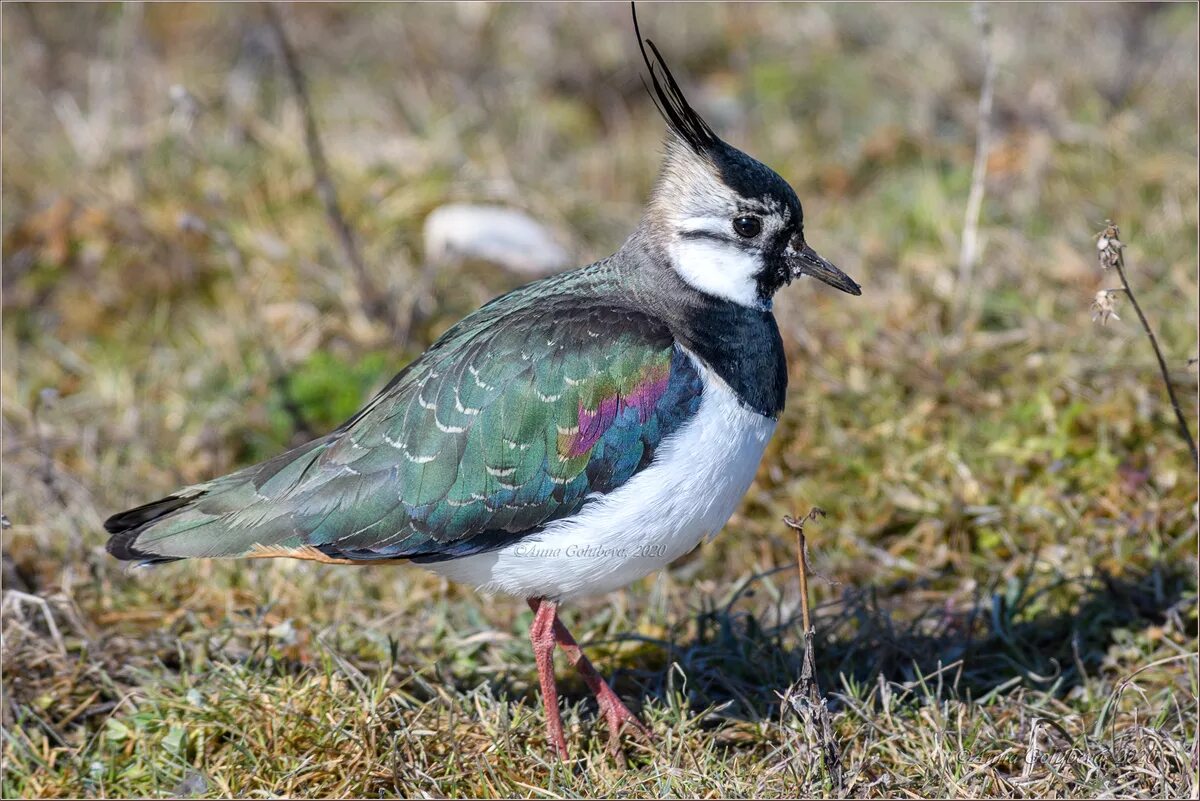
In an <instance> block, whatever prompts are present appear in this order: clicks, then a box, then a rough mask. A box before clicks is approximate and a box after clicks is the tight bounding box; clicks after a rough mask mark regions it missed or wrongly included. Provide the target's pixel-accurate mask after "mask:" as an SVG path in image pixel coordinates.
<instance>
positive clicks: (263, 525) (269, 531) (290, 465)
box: [104, 437, 329, 565]
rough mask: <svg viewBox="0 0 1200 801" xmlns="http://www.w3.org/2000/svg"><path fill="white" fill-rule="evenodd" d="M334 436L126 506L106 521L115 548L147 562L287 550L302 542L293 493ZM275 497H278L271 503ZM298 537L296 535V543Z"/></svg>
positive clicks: (122, 556)
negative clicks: (290, 499) (293, 518)
mask: <svg viewBox="0 0 1200 801" xmlns="http://www.w3.org/2000/svg"><path fill="white" fill-rule="evenodd" d="M328 441H329V440H328V438H327V437H326V438H321V439H318V440H314V441H313V442H309V443H307V444H305V445H301V446H300V447H299V448H296V449H294V450H291V451H288V452H287V453H284V454H281V455H279V456H277V457H275V458H274V459H271V460H269V461H266V462H263V463H262V464H258V465H254V466H252V467H247V468H245V469H243V470H239V471H237V472H236V473H231V474H229V475H227V476H222V477H220V478H216V479H213V480H212V481H208V482H205V483H203V484H196V485H194V486H191V487H185V488H183V489H181V490H179V491H177V492H175V493H172V494H171V495H168V496H167V497H165V498H161V499H159V500H157V501H153V502H151V503H147V504H145V505H143V506H138V507H136V508H133V509H130V510H128V511H125V512H120V513H118V514H115V515H113V516H112V517H110V518H108V520H105V521H104V528H105V530H107V531H108V533H109V534H111V535H112V536H111V537H110V538H109V540H108V546H107V547H108V552H109V553H110V554H112V555H113V556H115V557H116V558H117V559H121V560H124V561H132V562H139V563H141V564H143V565H151V564H159V563H162V562H172V561H175V560H176V559H188V558H199V557H221V556H233V557H236V556H251V555H259V554H261V555H265V554H266V553H267V552H270V551H272V550H274V551H279V553H278V554H275V555H285V553H284V552H285V551H287V550H288V549H289V548H292V547H299V546H303V544H304V543H303V542H302V541H299V539H298V537H297V535H298V534H299V532H297V531H296V530H295V528H294V527H293V526H292V525H290V521H289V520H288V519H286V515H287V512H289V511H290V505H289V504H288V503H287V502H286V495H287V494H288V492H289V491H290V490H292V489H294V488H295V487H296V486H297V484H298V483H300V482H301V481H302V479H303V477H304V475H306V474H307V473H308V471H309V469H310V468H311V467H312V466H313V464H314V463H315V462H316V460H317V458H318V457H320V455H321V454H322V453H323V452H324V451H325V448H326V446H327V445H328ZM272 501H275V502H272ZM292 540H296V542H292Z"/></svg>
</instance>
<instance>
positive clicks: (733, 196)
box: [104, 15, 860, 757]
mask: <svg viewBox="0 0 1200 801" xmlns="http://www.w3.org/2000/svg"><path fill="white" fill-rule="evenodd" d="M634 31H635V33H636V34H637V37H638V46H639V48H640V50H641V55H642V59H643V61H644V63H645V66H646V69H647V70H648V73H649V79H650V82H649V86H648V89H649V90H650V92H651V94H652V97H653V98H654V99H655V100H656V101H657V105H658V106H659V110H660V111H661V112H662V115H663V117H664V118H665V119H666V122H667V127H668V129H669V130H668V134H667V140H666V152H665V158H664V160H663V163H662V168H661V172H660V174H659V176H658V180H657V183H656V184H655V186H654V189H653V191H652V193H651V196H650V199H649V202H648V203H647V205H646V209H645V214H644V216H643V217H642V220H641V223H640V224H639V225H638V227H637V230H635V231H634V232H633V234H632V235H631V236H630V237H629V238H628V239H627V240H626V241H625V243H624V244H623V245H622V246H621V248H620V249H619V250H618V251H617V252H616V253H614V254H613V255H611V256H609V257H608V258H606V259H602V260H601V261H598V262H596V263H595V264H591V265H588V266H586V267H582V268H580V269H577V270H574V271H571V272H567V273H563V274H560V275H556V276H552V277H550V278H546V279H543V280H540V281H536V282H534V283H532V284H528V285H527V286H524V287H521V288H519V289H516V290H514V291H512V292H509V293H508V294H506V295H503V296H501V297H499V298H496V299H495V300H493V301H491V302H490V303H488V304H486V305H485V306H483V307H482V308H480V309H479V310H478V311H476V312H474V313H472V314H470V315H468V316H467V317H466V318H464V319H463V320H461V321H460V322H459V323H458V324H456V325H455V326H453V327H452V328H450V329H449V330H448V331H447V332H446V333H445V334H443V335H442V336H441V337H440V338H439V339H438V340H437V341H436V342H435V343H434V344H433V345H432V346H431V347H430V348H429V350H427V351H425V353H423V354H422V355H421V356H420V357H419V358H417V359H416V360H415V361H413V362H412V363H411V364H409V365H408V366H407V367H405V368H404V369H403V370H401V371H400V372H399V374H397V375H396V377H395V378H393V379H392V380H391V382H390V383H388V384H387V386H386V387H384V388H383V390H382V391H380V392H379V394H377V395H376V396H375V397H374V398H373V399H372V400H371V401H370V402H369V403H367V404H366V406H365V407H364V408H363V409H362V410H361V411H359V412H358V413H357V414H355V415H354V416H353V417H351V418H350V419H349V420H347V421H346V422H345V423H344V424H342V425H341V426H339V427H338V428H337V429H336V430H334V431H332V432H330V433H329V434H326V435H325V436H322V437H319V438H317V439H315V440H313V441H312V442H309V443H307V444H304V445H301V446H299V447H297V448H294V449H292V450H290V451H288V452H286V453H283V454H280V455H279V456H276V457H275V458H273V459H270V460H268V461H266V462H263V463H261V464H256V465H252V466H250V467H246V468H243V469H241V470H238V471H237V472H235V473H231V474H229V475H226V476H221V477H219V478H214V479H212V480H211V481H207V482H205V483H203V484H196V485H194V486H190V487H185V488H183V489H181V490H179V491H177V492H175V493H173V494H172V495H170V496H168V497H166V498H163V499H162V500H158V501H154V502H153V503H149V504H146V505H145V506H139V507H137V508H136V509H131V510H129V511H127V512H122V513H120V514H117V515H114V516H113V517H111V518H109V519H108V520H107V521H106V522H105V524H104V525H105V528H106V529H107V530H108V531H109V532H110V533H111V534H112V537H111V539H110V540H109V542H108V551H109V552H110V553H111V554H112V555H113V556H115V557H116V558H118V559H123V560H130V561H134V562H138V563H141V564H144V565H151V564H156V563H160V562H169V561H173V560H176V559H188V558H208V557H250V558H263V557H291V558H296V559H311V560H316V561H320V562H331V563H337V564H348V565H363V564H377V563H380V562H389V561H407V562H415V563H417V564H419V565H421V566H423V567H425V568H427V569H429V570H432V571H434V572H436V573H439V574H441V575H443V576H446V577H448V578H450V579H452V580H454V581H458V582H462V583H465V584H469V585H471V586H474V587H476V588H478V589H479V590H480V591H482V592H485V593H500V594H504V595H510V596H515V597H517V598H523V599H525V600H526V601H527V602H528V603H529V606H530V607H531V608H532V609H533V612H534V617H533V624H532V626H531V628H530V638H531V640H532V642H533V651H534V655H535V658H536V662H537V669H538V675H539V679H540V684H541V691H542V699H543V702H544V704H545V711H546V725H547V732H548V737H549V741H550V743H551V745H552V747H553V748H554V751H555V752H556V754H557V755H558V756H560V757H565V755H566V753H567V746H566V740H565V738H564V736H563V729H562V722H561V719H560V716H559V708H558V697H557V691H556V687H555V681H554V668H553V661H552V655H553V651H554V649H555V647H556V646H557V647H559V648H562V649H563V651H564V652H565V653H566V655H567V658H568V660H569V661H570V662H571V663H572V664H573V665H574V666H575V667H576V668H577V669H578V670H579V671H580V673H581V674H582V676H583V678H584V680H585V681H586V683H587V685H588V687H589V688H590V689H591V691H592V692H593V693H594V694H595V696H596V698H597V701H598V702H599V708H600V712H601V713H602V714H603V715H604V717H605V719H606V721H607V723H608V726H609V728H610V737H611V744H612V745H613V747H615V746H616V745H617V743H618V733H619V731H620V729H621V727H622V726H623V725H624V724H627V723H628V724H630V725H631V726H632V727H633V728H634V729H635V730H636V731H637V732H639V733H641V734H643V735H646V736H647V737H648V736H649V731H648V730H647V729H646V727H645V726H644V725H643V724H642V723H641V722H640V721H639V720H638V719H637V717H636V716H635V715H634V714H633V713H631V712H630V711H629V710H628V709H627V708H626V706H625V705H624V704H623V703H622V702H621V700H620V699H619V698H618V697H617V695H616V694H615V693H614V692H613V691H612V689H611V688H610V687H609V686H608V684H607V683H606V682H605V681H604V679H603V678H601V676H600V675H599V673H597V672H596V670H595V668H594V667H593V666H592V664H591V663H590V662H589V661H588V659H587V657H586V656H584V654H583V652H582V651H581V650H580V648H579V646H578V645H577V644H576V642H575V640H574V639H573V638H572V637H571V634H570V633H569V632H568V631H567V629H566V627H565V626H564V625H563V624H562V622H561V621H560V620H559V619H558V607H559V604H561V603H563V602H565V601H570V600H572V599H575V598H579V597H581V596H587V595H595V594H598V593H607V592H611V591H612V590H615V589H617V588H619V587H623V586H625V585H626V584H629V583H630V582H632V581H634V580H636V579H638V578H641V577H643V576H646V575H648V574H650V573H652V572H654V571H656V570H658V569H660V568H662V567H664V566H665V565H667V564H668V563H670V562H671V561H672V560H673V559H677V558H678V557H680V556H682V555H684V554H686V553H687V552H688V551H690V550H692V549H693V548H695V547H696V545H697V544H698V543H699V542H700V541H701V540H702V539H704V538H706V537H711V536H713V535H715V534H716V533H717V532H718V531H719V530H720V529H721V527H722V526H723V525H724V524H725V522H726V520H728V519H729V516H730V515H731V514H732V513H733V511H734V509H735V508H736V507H737V505H738V503H739V501H740V500H741V498H742V496H743V494H744V493H745V492H746V490H747V488H748V487H749V486H750V482H751V480H752V479H753V478H754V474H755V471H756V469H757V467H758V464H759V461H760V460H761V458H762V455H763V450H764V448H765V447H766V445H767V441H768V440H769V439H770V437H771V434H772V432H773V431H774V430H775V424H776V421H777V420H778V418H779V414H780V412H781V411H782V410H783V405H784V398H785V394H786V390H787V365H786V362H785V359H784V351H783V343H782V341H781V339H780V335H779V329H778V328H777V327H776V324H775V318H774V316H773V314H772V308H771V299H772V297H773V296H774V294H775V293H776V291H778V290H779V289H780V288H781V287H783V286H785V285H787V284H790V283H791V281H792V280H793V279H795V278H799V277H800V276H803V275H810V276H813V277H814V278H817V279H818V280H820V281H823V282H825V283H826V284H829V285H831V286H833V287H836V288H837V289H840V290H842V291H843V292H848V293H850V294H852V295H858V294H860V290H859V286H858V284H856V283H855V282H854V281H853V280H851V279H850V278H849V277H848V276H847V275H846V274H845V273H843V272H842V271H841V270H839V269H838V268H837V267H835V266H833V265H832V264H830V263H829V262H828V261H826V260H825V259H823V258H822V257H821V256H819V255H817V253H816V252H815V251H814V250H813V249H812V248H811V247H810V246H809V244H808V241H807V240H806V238H805V234H804V217H803V213H802V211H801V207H800V201H799V200H798V199H797V198H796V193H795V192H794V191H793V190H792V188H791V187H790V186H789V185H788V183H787V181H785V180H784V179H783V178H781V177H780V176H779V175H778V174H777V173H776V172H774V171H773V170H772V169H770V168H769V167H767V166H765V165H764V164H762V163H761V162H759V161H756V160H755V159H753V158H751V157H750V156H748V155H746V154H745V153H743V152H742V151H740V150H738V149H737V148H734V147H732V146H731V145H729V144H727V143H726V142H724V141H722V140H721V139H720V138H719V137H718V136H717V135H716V133H714V132H713V130H712V128H711V127H709V125H708V124H707V123H706V122H705V121H704V120H703V119H702V118H701V117H700V115H699V114H697V113H696V111H695V109H693V108H692V106H691V105H690V104H689V103H688V101H687V99H686V98H685V97H684V95H683V92H682V91H681V90H680V87H679V84H678V83H677V82H676V80H675V78H674V76H672V74H671V71H670V70H669V69H668V68H667V65H666V62H665V61H664V59H663V57H662V55H661V54H660V53H659V51H658V49H657V48H656V47H655V46H654V44H653V42H651V41H650V40H649V39H643V38H642V35H641V32H640V30H639V29H638V27H637V18H636V15H635V17H634ZM647 48H648V49H647Z"/></svg>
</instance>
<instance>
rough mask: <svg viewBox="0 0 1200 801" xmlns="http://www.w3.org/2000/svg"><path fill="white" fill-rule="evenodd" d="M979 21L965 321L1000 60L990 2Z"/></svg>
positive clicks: (962, 266)
mask: <svg viewBox="0 0 1200 801" xmlns="http://www.w3.org/2000/svg"><path fill="white" fill-rule="evenodd" d="M972 12H973V13H974V15H975V18H976V22H977V23H978V24H979V38H980V46H981V49H982V51H983V86H982V87H981V88H980V90H979V121H978V124H977V127H976V130H975V163H974V166H973V167H972V168H971V191H970V193H969V194H968V195H967V206H966V211H965V212H964V213H963V232H962V248H961V250H960V251H959V256H958V281H957V282H956V283H955V312H956V317H957V318H958V321H959V322H960V323H961V322H962V321H963V318H964V316H965V315H966V312H967V307H968V305H969V304H970V299H971V287H972V284H973V282H974V279H973V276H974V273H975V265H976V264H977V263H978V262H979V215H980V212H981V211H982V210H983V194H984V189H985V188H986V183H987V162H988V153H989V152H990V151H991V147H992V97H993V96H994V94H995V86H996V59H995V57H994V56H993V54H992V20H991V17H990V16H989V12H988V8H987V4H986V3H976V4H975V5H974V6H973V7H972Z"/></svg>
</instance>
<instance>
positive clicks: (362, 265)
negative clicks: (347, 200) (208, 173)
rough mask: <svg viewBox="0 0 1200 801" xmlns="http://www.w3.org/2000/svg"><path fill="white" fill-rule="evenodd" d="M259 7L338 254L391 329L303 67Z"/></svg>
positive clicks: (266, 7)
mask: <svg viewBox="0 0 1200 801" xmlns="http://www.w3.org/2000/svg"><path fill="white" fill-rule="evenodd" d="M262 7H263V13H264V14H265V15H266V18H267V22H268V24H269V25H270V26H271V30H272V31H273V32H274V34H275V39H276V42H277V43H278V45H279V52H280V54H281V55H282V57H283V65H284V71H285V72H286V73H287V77H288V83H289V84H290V85H291V88H292V93H293V94H295V95H296V102H297V104H299V106H300V113H301V116H303V117H304V144H305V147H306V148H307V149H308V158H309V161H311V162H312V170H313V182H314V184H315V186H316V190H317V195H318V196H319V197H320V198H321V204H322V205H323V206H324V207H325V216H326V218H327V219H328V220H329V227H330V228H332V229H333V233H334V236H336V237H337V240H338V243H339V245H340V246H341V249H342V255H343V257H344V258H345V260H346V262H347V263H348V264H349V265H350V267H351V268H352V269H353V270H354V274H355V277H356V278H357V279H358V290H359V294H360V295H361V296H362V301H363V307H364V309H365V310H366V312H367V314H368V315H369V316H370V317H371V318H373V319H375V320H379V321H381V322H383V323H385V324H386V325H387V326H388V327H389V328H390V329H391V330H392V331H393V332H395V331H396V330H397V328H398V325H397V320H396V318H395V315H394V314H393V313H392V307H391V304H390V303H388V299H387V297H386V296H385V293H383V292H381V291H380V290H379V288H378V286H376V284H375V281H374V279H372V278H371V273H370V271H369V270H367V265H366V262H364V261H363V258H362V253H361V252H360V251H359V249H358V241H357V240H356V239H355V236H354V231H353V230H352V229H351V228H350V225H349V224H348V223H347V222H346V217H345V215H344V214H342V207H341V204H340V203H339V202H338V196H337V189H336V188H335V187H334V184H333V179H332V178H330V175H329V162H327V161H326V160H325V151H324V149H323V148H322V147H321V137H320V134H319V132H318V131H317V118H316V115H315V114H314V113H313V108H312V101H311V100H310V99H309V96H308V82H307V80H306V79H305V77H304V71H303V70H302V69H301V68H300V60H299V59H298V58H297V56H296V51H295V50H294V49H293V48H292V45H291V42H290V41H289V40H288V38H287V32H286V31H285V29H284V26H283V18H282V17H281V16H280V13H279V9H278V8H277V7H276V4H275V3H269V2H268V3H263V4H262Z"/></svg>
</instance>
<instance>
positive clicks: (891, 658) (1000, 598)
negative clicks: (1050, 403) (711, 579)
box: [591, 564, 1196, 720]
mask: <svg viewBox="0 0 1200 801" xmlns="http://www.w3.org/2000/svg"><path fill="white" fill-rule="evenodd" d="M1195 586H1196V584H1195V576H1194V574H1192V573H1191V572H1190V571H1189V570H1188V569H1187V567H1186V566H1184V565H1166V564H1156V565H1153V566H1152V567H1150V568H1149V569H1147V570H1142V571H1138V572H1130V573H1128V574H1126V575H1124V576H1120V577H1116V576H1110V575H1106V574H1103V573H1101V574H1099V575H1097V576H1095V577H1088V578H1080V579H1061V580H1059V581H1056V582H1053V583H1048V584H1044V585H1039V586H1037V587H1036V588H1034V587H1032V586H1031V585H1030V583H1028V582H1018V581H1014V582H1012V583H1010V585H1009V586H1007V587H1004V588H1000V589H998V590H996V591H994V592H991V593H988V594H986V595H981V596H980V597H977V598H976V599H975V600H974V602H972V603H970V604H968V605H965V606H964V605H961V604H960V605H958V606H952V605H949V604H933V605H927V606H925V607H924V608H921V607H919V606H918V605H917V603H916V602H915V601H914V600H913V599H914V598H919V597H920V596H921V595H923V594H924V593H921V592H920V590H921V587H920V586H912V585H909V586H900V587H896V586H894V587H889V588H886V591H885V590H883V589H881V588H864V589H861V590H848V591H846V592H845V593H843V595H842V597H841V598H840V599H838V600H837V601H836V602H832V603H827V604H824V605H823V606H821V607H819V608H818V609H817V610H816V616H815V620H814V626H815V628H816V632H817V633H816V638H815V643H816V654H817V665H818V672H819V680H820V684H821V686H822V687H823V688H824V689H825V691H826V694H829V693H831V692H832V693H836V692H839V691H840V690H841V689H842V688H843V686H844V684H858V685H860V686H861V685H864V684H866V685H868V686H869V685H871V684H874V683H876V682H877V681H879V679H880V678H881V677H882V679H884V680H885V681H890V682H898V683H911V682H917V681H920V680H921V679H922V677H934V676H937V678H930V680H929V682H928V686H929V692H930V693H932V694H938V693H941V694H953V695H955V696H956V697H959V698H963V699H966V698H974V699H980V698H982V697H984V696H986V695H988V694H989V693H993V694H996V693H1008V692H1012V691H1014V690H1015V689H1016V688H1018V687H1022V686H1025V687H1032V688H1036V689H1039V690H1043V691H1050V692H1052V693H1053V694H1055V695H1056V696H1062V695H1065V694H1066V693H1068V692H1069V691H1070V690H1071V689H1072V688H1073V687H1076V686H1078V685H1079V684H1080V683H1081V682H1082V681H1083V677H1084V675H1085V674H1094V673H1095V672H1096V671H1098V670H1099V669H1100V667H1101V663H1102V661H1103V659H1104V657H1105V654H1106V653H1107V651H1108V649H1109V647H1110V646H1111V645H1112V644H1113V642H1114V636H1115V634H1114V633H1115V632H1117V631H1119V630H1121V629H1137V628H1143V627H1145V626H1149V625H1155V624H1162V623H1163V622H1165V621H1166V620H1167V619H1168V618H1169V617H1176V618H1178V616H1179V615H1181V613H1182V612H1183V610H1184V607H1185V606H1186V605H1187V604H1188V603H1190V600H1186V596H1187V594H1188V592H1189V590H1191V591H1194V590H1195ZM743 597H744V595H743ZM737 601H738V599H737V598H735V599H734V602H732V603H730V604H729V605H728V606H726V607H724V608H720V609H711V610H705V611H703V612H701V613H700V614H698V615H697V616H696V617H695V618H693V619H692V620H691V621H689V622H687V623H683V624H680V627H681V628H683V627H686V628H687V629H688V634H687V635H686V636H684V637H680V638H671V639H669V640H666V641H649V640H646V639H645V638H642V637H640V636H637V635H631V636H628V637H618V638H616V640H617V641H625V642H627V641H629V640H634V641H639V642H642V643H645V644H646V645H647V647H646V648H645V649H644V650H643V651H641V652H639V653H638V655H637V658H635V659H634V660H630V659H628V658H626V659H625V660H624V664H625V665H626V667H624V668H620V669H617V670H616V671H615V672H613V673H612V675H613V679H614V684H615V686H616V689H617V691H618V692H619V693H620V694H621V695H623V696H624V697H626V698H632V699H634V700H636V699H637V698H638V696H639V695H640V696H642V698H643V699H645V700H649V699H651V698H654V699H658V701H659V702H660V703H667V702H668V701H669V697H670V696H671V694H673V693H678V692H679V691H680V689H681V688H683V689H685V691H686V700H687V704H688V706H689V707H690V708H691V709H692V710H693V711H694V712H701V711H703V710H706V709H709V708H712V707H723V708H722V709H721V712H720V717H725V718H728V717H734V718H740V719H745V720H760V719H763V718H764V717H769V718H777V717H778V715H779V701H780V694H782V693H784V692H785V691H786V690H787V689H788V687H790V686H791V685H792V684H793V683H794V682H795V681H796V680H797V678H798V677H799V675H800V667H801V657H802V652H803V638H802V636H801V631H800V628H801V626H800V622H799V619H798V613H797V614H796V615H795V616H791V617H788V618H786V619H782V620H779V618H780V616H779V615H776V616H775V617H776V619H777V620H779V622H775V623H771V624H769V625H768V624H764V623H763V622H762V621H761V620H760V619H759V618H757V617H756V616H755V615H754V614H752V613H751V612H747V611H740V610H738V609H737V608H736V607H737V605H738V604H737ZM1055 605H1057V608H1058V609H1063V608H1069V609H1070V610H1071V611H1069V612H1058V611H1054V610H1055ZM1176 622H1177V623H1179V625H1181V626H1182V623H1180V621H1178V620H1177V621H1176ZM689 623H690V625H689ZM598 645H602V644H601V643H593V644H592V646H591V647H592V648H593V649H595V648H596V647H597V646H598ZM631 662H632V664H631ZM673 663H678V664H679V666H680V667H681V668H682V672H683V674H684V675H685V676H686V684H684V683H683V682H682V681H681V677H680V676H679V674H678V672H676V671H672V670H671V669H670V667H671V665H672V664H673ZM608 668H609V666H607V665H604V666H603V668H602V669H608ZM829 700H830V704H831V706H832V707H834V708H836V706H837V704H838V700H837V698H836V697H830V699H829Z"/></svg>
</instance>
